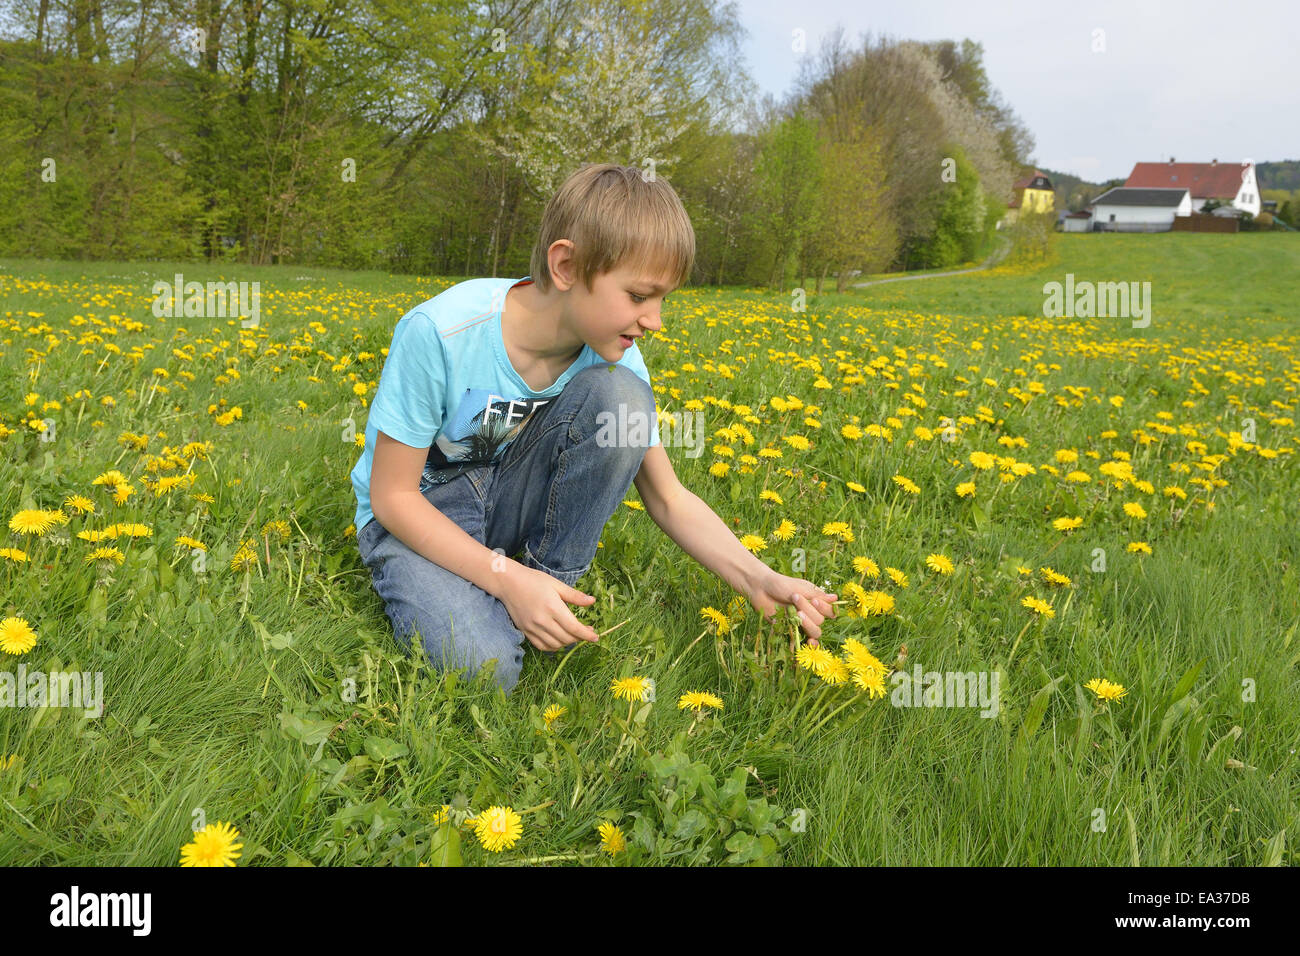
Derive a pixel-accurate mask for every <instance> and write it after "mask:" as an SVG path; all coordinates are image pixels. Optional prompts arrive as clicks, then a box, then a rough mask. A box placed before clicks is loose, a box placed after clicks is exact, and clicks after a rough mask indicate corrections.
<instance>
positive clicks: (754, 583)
mask: <svg viewBox="0 0 1300 956" xmlns="http://www.w3.org/2000/svg"><path fill="white" fill-rule="evenodd" d="M633 483H634V484H635V485H636V490H637V492H638V493H639V494H640V495H641V501H642V502H643V503H644V504H645V509H646V513H647V514H649V515H650V517H651V519H652V520H653V521H654V523H655V524H657V525H658V526H659V527H660V528H662V529H663V531H664V533H665V534H666V535H668V537H670V538H672V539H673V541H675V542H676V543H677V545H678V547H680V548H681V549H682V550H683V551H685V552H686V553H687V554H689V555H690V556H691V557H692V558H694V559H695V560H696V561H698V562H699V563H700V564H702V565H704V567H706V568H708V569H709V570H710V571H712V572H713V573H714V574H716V575H717V576H718V577H720V578H722V580H724V581H726V582H727V584H728V585H730V586H731V588H732V589H733V590H735V591H739V592H740V593H741V594H743V595H745V597H746V598H748V599H749V603H750V604H752V605H753V606H754V609H755V610H756V611H758V613H759V614H762V615H763V616H764V617H766V618H769V619H770V618H771V617H773V616H774V615H775V614H776V608H777V605H778V604H786V605H793V606H794V608H795V610H796V611H797V612H798V618H799V621H800V624H801V625H802V627H803V629H804V631H805V632H806V633H807V635H808V636H809V637H810V638H814V639H817V638H820V637H821V623H822V621H823V620H825V619H826V618H828V617H831V618H833V617H835V616H836V614H835V608H834V607H833V606H832V603H831V602H832V601H835V600H837V599H838V597H839V596H838V595H836V594H828V593H826V592H825V591H823V590H822V589H821V588H819V587H817V586H816V585H815V584H813V583H812V582H811V581H805V580H803V579H802V578H792V577H789V576H787V575H784V574H779V573H778V572H776V571H774V570H773V569H772V568H770V567H768V566H767V565H766V564H764V563H763V562H762V561H760V560H759V559H758V558H757V557H755V556H754V555H752V554H750V553H749V551H747V550H746V549H745V546H744V545H742V544H741V543H740V539H738V538H737V537H736V536H735V535H734V534H733V533H732V532H731V529H730V528H728V527H727V526H726V524H725V523H723V521H722V519H721V518H719V517H718V516H717V515H716V514H715V513H714V512H713V509H712V508H710V507H709V506H708V505H707V504H705V503H704V502H703V501H702V500H701V499H700V498H699V496H697V495H695V494H694V493H692V492H691V490H690V489H689V488H687V487H686V486H685V485H683V484H682V483H681V482H680V481H678V480H677V475H676V474H675V473H674V472H673V466H672V462H671V461H669V459H668V453H667V452H666V451H664V447H663V445H651V446H650V448H649V449H647V451H646V453H645V458H644V459H643V460H642V462H641V470H640V471H638V472H637V474H636V478H635V479H633Z"/></svg>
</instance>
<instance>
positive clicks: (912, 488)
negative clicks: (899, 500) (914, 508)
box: [893, 475, 921, 495]
mask: <svg viewBox="0 0 1300 956" xmlns="http://www.w3.org/2000/svg"><path fill="white" fill-rule="evenodd" d="M893 482H894V484H896V485H898V487H900V488H902V489H903V490H904V491H906V492H907V493H908V494H909V495H919V494H920V493H921V489H920V488H918V487H917V486H916V483H915V482H913V481H912V480H911V479H910V478H905V477H903V476H902V475H895V476H894V477H893Z"/></svg>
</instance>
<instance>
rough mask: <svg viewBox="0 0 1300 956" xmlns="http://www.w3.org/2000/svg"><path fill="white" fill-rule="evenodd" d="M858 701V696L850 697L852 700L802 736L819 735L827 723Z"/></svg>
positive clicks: (847, 701) (837, 708) (833, 711)
mask: <svg viewBox="0 0 1300 956" xmlns="http://www.w3.org/2000/svg"><path fill="white" fill-rule="evenodd" d="M857 699H858V698H857V696H856V695H854V696H853V697H850V698H849V699H848V700H846V701H845V702H844V703H842V704H840V706H838V707H836V708H835V709H834V710H832V711H831V712H830V713H829V714H827V715H826V716H825V717H823V718H822V719H821V720H820V721H819V722H818V723H817V724H816V725H815V726H814V727H813V728H812V729H811V730H809V731H807V732H806V733H804V734H803V735H802V736H804V737H811V736H812V735H813V734H815V733H817V731H819V730H821V729H822V727H824V726H825V725H826V724H827V723H829V722H830V720H831V718H832V717H834V716H835V715H836V714H838V713H839V712H840V711H842V710H843V709H844V708H845V707H848V706H849V705H850V704H852V703H853V702H854V701H855V700H857Z"/></svg>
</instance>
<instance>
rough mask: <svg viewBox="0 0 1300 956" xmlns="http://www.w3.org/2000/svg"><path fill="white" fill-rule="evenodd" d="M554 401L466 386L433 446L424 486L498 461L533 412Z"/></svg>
mask: <svg viewBox="0 0 1300 956" xmlns="http://www.w3.org/2000/svg"><path fill="white" fill-rule="evenodd" d="M550 401H551V399H549V398H513V399H512V398H506V397H505V396H502V395H494V394H493V393H492V392H490V391H489V390H488V389H485V388H467V389H465V394H464V395H462V396H461V399H460V404H459V405H457V406H456V413H455V414H454V415H452V417H451V421H450V422H449V423H448V425H447V427H446V428H444V429H443V430H442V432H441V434H439V435H438V438H437V440H436V441H435V442H434V443H433V444H432V445H430V446H429V457H428V458H427V459H426V460H425V463H424V475H423V477H422V479H421V481H420V490H421V491H427V490H428V489H429V488H431V487H432V486H433V485H441V484H445V483H447V482H448V481H451V479H453V478H455V477H456V476H457V475H461V474H464V473H465V472H466V471H469V470H470V469H471V468H478V467H480V466H482V465H487V464H491V463H492V462H494V461H496V460H497V459H498V458H499V457H500V456H501V455H502V454H503V453H504V451H505V449H506V446H508V445H509V444H510V442H512V441H514V439H515V436H517V435H518V434H519V433H520V432H521V431H523V428H524V426H525V425H527V424H528V422H529V421H531V419H532V416H533V412H535V411H536V410H537V409H539V408H541V407H542V406H543V405H546V404H548V403H549V402H550Z"/></svg>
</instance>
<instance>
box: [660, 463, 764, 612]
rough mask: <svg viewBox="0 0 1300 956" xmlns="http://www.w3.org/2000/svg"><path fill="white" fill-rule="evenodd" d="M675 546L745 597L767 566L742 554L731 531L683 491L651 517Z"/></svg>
mask: <svg viewBox="0 0 1300 956" xmlns="http://www.w3.org/2000/svg"><path fill="white" fill-rule="evenodd" d="M652 517H653V518H654V521H655V523H656V524H658V525H659V527H660V528H662V529H663V532H664V534H666V535H668V537H670V538H672V539H673V541H674V542H676V543H677V546H678V547H679V548H681V549H682V550H683V551H685V552H686V553H687V554H689V555H690V556H691V557H692V558H694V559H695V560H696V561H698V562H699V563H700V564H702V565H703V566H704V567H706V568H708V569H709V570H710V571H712V572H713V573H714V574H716V575H717V576H718V577H720V578H722V580H724V581H726V582H727V584H728V585H730V586H731V589H732V590H733V591H739V592H741V593H748V589H749V586H750V584H751V583H752V582H753V581H754V580H755V579H756V577H757V576H758V575H759V574H762V573H764V572H766V571H768V570H770V569H769V568H768V566H767V565H766V564H765V563H764V562H762V561H760V560H759V559H758V558H756V557H755V556H754V555H752V554H750V553H749V552H748V551H747V550H745V546H744V545H742V544H741V543H740V540H739V539H738V538H737V537H736V536H735V535H734V534H733V533H732V531H731V529H730V528H728V527H727V525H726V524H725V523H724V522H723V520H722V519H721V518H719V517H718V516H717V514H715V513H714V511H713V509H712V508H710V507H709V506H708V505H707V504H706V503H705V502H704V501H703V500H702V499H701V498H700V497H699V496H698V495H696V494H695V493H694V492H692V491H691V490H690V489H689V488H686V489H683V490H682V492H681V493H680V494H678V495H677V496H676V497H675V498H673V499H672V501H671V502H670V503H669V504H668V505H667V506H666V508H665V509H664V510H663V511H662V512H661V513H660V514H658V515H652Z"/></svg>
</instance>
